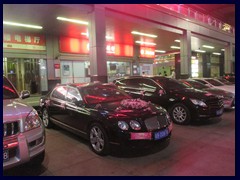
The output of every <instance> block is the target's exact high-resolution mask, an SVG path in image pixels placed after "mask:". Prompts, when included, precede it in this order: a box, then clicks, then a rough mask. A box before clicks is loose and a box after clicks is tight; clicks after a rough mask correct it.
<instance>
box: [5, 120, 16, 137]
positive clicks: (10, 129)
mask: <svg viewBox="0 0 240 180" xmlns="http://www.w3.org/2000/svg"><path fill="white" fill-rule="evenodd" d="M18 132H19V123H18V122H17V121H16V122H10V123H4V124H3V137H4V138H5V137H9V136H12V135H15V134H17V133H18Z"/></svg>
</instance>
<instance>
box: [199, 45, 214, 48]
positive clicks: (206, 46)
mask: <svg viewBox="0 0 240 180" xmlns="http://www.w3.org/2000/svg"><path fill="white" fill-rule="evenodd" d="M202 47H205V48H208V49H214V47H213V46H208V45H203V46H202Z"/></svg>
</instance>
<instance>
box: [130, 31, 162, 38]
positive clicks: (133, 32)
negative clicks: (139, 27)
mask: <svg viewBox="0 0 240 180" xmlns="http://www.w3.org/2000/svg"><path fill="white" fill-rule="evenodd" d="M131 33H132V34H136V35H142V36H147V37H152V38H157V37H158V36H157V35H154V34H146V33H141V32H137V31H132V32H131Z"/></svg>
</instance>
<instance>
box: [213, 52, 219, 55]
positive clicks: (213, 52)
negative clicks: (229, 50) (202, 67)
mask: <svg viewBox="0 0 240 180" xmlns="http://www.w3.org/2000/svg"><path fill="white" fill-rule="evenodd" d="M213 54H215V55H218V56H220V55H221V53H217V52H213Z"/></svg>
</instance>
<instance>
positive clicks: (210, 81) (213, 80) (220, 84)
mask: <svg viewBox="0 0 240 180" xmlns="http://www.w3.org/2000/svg"><path fill="white" fill-rule="evenodd" d="M206 81H207V82H209V83H210V84H212V85H213V86H224V84H223V83H221V82H219V81H217V80H215V79H206Z"/></svg>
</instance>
